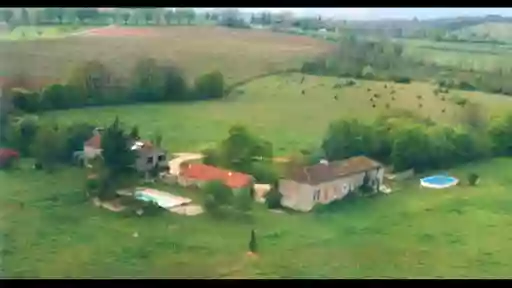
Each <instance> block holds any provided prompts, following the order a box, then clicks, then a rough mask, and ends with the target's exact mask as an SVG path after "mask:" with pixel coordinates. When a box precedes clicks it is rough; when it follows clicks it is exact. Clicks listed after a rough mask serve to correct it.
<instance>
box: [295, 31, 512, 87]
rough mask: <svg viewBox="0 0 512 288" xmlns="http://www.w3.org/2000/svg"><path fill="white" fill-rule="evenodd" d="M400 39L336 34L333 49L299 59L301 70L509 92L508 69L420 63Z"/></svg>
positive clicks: (317, 73) (340, 75) (309, 72)
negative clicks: (480, 68)
mask: <svg viewBox="0 0 512 288" xmlns="http://www.w3.org/2000/svg"><path fill="white" fill-rule="evenodd" d="M403 52H404V47H403V45H402V44H401V43H399V42H396V41H391V40H389V39H387V38H380V39H366V38H362V37H357V36H356V35H354V34H350V33H348V34H346V35H345V36H343V37H340V39H339V41H338V44H337V49H334V51H333V52H332V53H329V54H327V55H323V56H321V57H318V58H316V59H314V60H308V61H306V62H304V63H303V65H302V69H301V71H302V72H303V73H308V74H314V75H329V76H336V77H354V78H362V79H372V80H384V81H395V82H400V83H408V82H410V81H411V80H430V79H435V80H436V82H437V84H438V86H439V87H441V88H448V89H460V90H469V91H474V90H480V91H484V92H490V93H501V94H505V95H509V96H512V83H511V82H510V81H508V79H510V78H511V77H512V71H511V70H510V69H508V70H507V69H503V68H499V67H497V68H496V69H495V70H494V71H489V72H485V71H474V70H469V71H466V70H463V69H456V68H453V67H443V66H440V65H434V64H429V63H424V62H422V61H419V60H416V59H412V58H410V57H407V56H405V55H404V53H403Z"/></svg>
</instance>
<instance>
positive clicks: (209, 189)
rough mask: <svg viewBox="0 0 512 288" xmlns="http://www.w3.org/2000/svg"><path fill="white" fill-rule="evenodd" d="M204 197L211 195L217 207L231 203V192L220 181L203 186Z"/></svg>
mask: <svg viewBox="0 0 512 288" xmlns="http://www.w3.org/2000/svg"><path fill="white" fill-rule="evenodd" d="M204 191H205V194H206V195H211V196H212V197H213V200H214V202H215V203H216V205H217V206H223V205H230V204H232V203H233V196H234V195H233V191H232V190H231V188H229V187H228V186H226V184H224V183H223V182H222V181H211V182H208V183H207V184H206V185H205V186H204Z"/></svg>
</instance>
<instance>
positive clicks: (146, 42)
mask: <svg viewBox="0 0 512 288" xmlns="http://www.w3.org/2000/svg"><path fill="white" fill-rule="evenodd" d="M131 28H132V29H133V27H131ZM145 29H148V28H147V27H146V28H145ZM151 29H152V30H154V31H156V32H157V33H158V35H159V37H104V36H87V35H81V36H79V37H78V36H76V37H69V38H65V39H53V40H52V41H8V42H2V43H1V45H0V58H1V59H3V61H2V62H1V63H0V75H5V76H8V75H11V74H14V73H19V72H24V73H28V74H29V75H35V76H40V77H49V78H59V77H65V76H66V73H68V72H69V70H70V69H72V68H73V67H75V66H76V65H77V64H79V63H81V62H83V61H85V60H99V61H101V62H103V63H105V64H107V65H109V66H110V67H111V68H112V69H113V71H114V72H116V73H117V74H119V75H121V76H126V75H127V74H128V72H129V71H130V69H131V68H132V67H133V65H134V64H135V62H136V61H137V60H138V59H139V58H142V57H153V58H155V59H157V60H159V61H173V62H175V63H176V64H177V65H179V66H180V67H182V68H183V69H184V70H185V73H186V74H187V76H189V77H195V76H197V75H198V74H202V73H206V72H209V71H212V70H214V69H219V70H220V71H221V72H223V73H224V75H225V77H226V80H227V82H228V83H233V82H237V81H240V80H243V79H247V78H250V77H253V76H256V75H260V74H264V73H267V72H270V71H274V70H279V69H284V68H290V67H299V66H298V65H299V64H300V63H302V60H304V58H307V57H311V56H314V55H316V54H318V53H322V52H325V51H327V50H329V49H330V47H331V44H329V43H326V42H324V41H320V40H316V39H312V38H310V37H306V36H295V35H285V34H277V33H272V32H270V31H250V30H236V29H226V28H220V27H205V26H203V27H201V26H197V27H186V26H180V27H154V28H151Z"/></svg>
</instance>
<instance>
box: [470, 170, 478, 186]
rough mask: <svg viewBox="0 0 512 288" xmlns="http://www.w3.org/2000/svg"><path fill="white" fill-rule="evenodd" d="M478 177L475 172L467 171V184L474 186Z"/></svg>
mask: <svg viewBox="0 0 512 288" xmlns="http://www.w3.org/2000/svg"><path fill="white" fill-rule="evenodd" d="M479 179H480V177H479V176H478V175H477V174H475V173H469V175H468V184H469V186H475V185H476V184H477V183H478V180H479Z"/></svg>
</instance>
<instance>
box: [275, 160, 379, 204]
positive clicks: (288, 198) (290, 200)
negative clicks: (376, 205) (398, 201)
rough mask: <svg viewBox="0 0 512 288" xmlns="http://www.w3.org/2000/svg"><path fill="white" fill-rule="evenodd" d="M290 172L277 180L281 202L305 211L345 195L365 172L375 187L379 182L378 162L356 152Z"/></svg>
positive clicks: (361, 181)
mask: <svg viewBox="0 0 512 288" xmlns="http://www.w3.org/2000/svg"><path fill="white" fill-rule="evenodd" d="M289 174H290V175H288V176H287V177H286V178H284V179H281V180H279V192H280V193H281V194H282V198H281V204H282V205H283V206H285V207H288V208H291V209H294V210H298V211H303V212H307V211H310V210H311V209H313V207H314V206H315V205H316V204H317V203H320V204H327V203H330V202H332V201H334V200H339V199H342V198H343V197H345V196H346V195H347V194H348V193H350V192H352V191H354V190H356V189H357V188H359V187H360V186H361V185H362V184H363V179H364V177H365V175H367V176H368V179H369V184H370V185H371V186H372V187H373V188H374V189H376V190H378V189H379V187H380V186H381V185H382V182H383V178H384V167H383V165H382V164H380V163H378V162H376V161H374V160H372V159H370V158H367V157H365V156H357V157H352V158H348V159H345V160H341V161H334V162H330V163H329V162H327V161H325V160H324V161H321V163H319V164H316V165H313V166H307V167H297V168H295V169H291V171H290V173H289Z"/></svg>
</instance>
